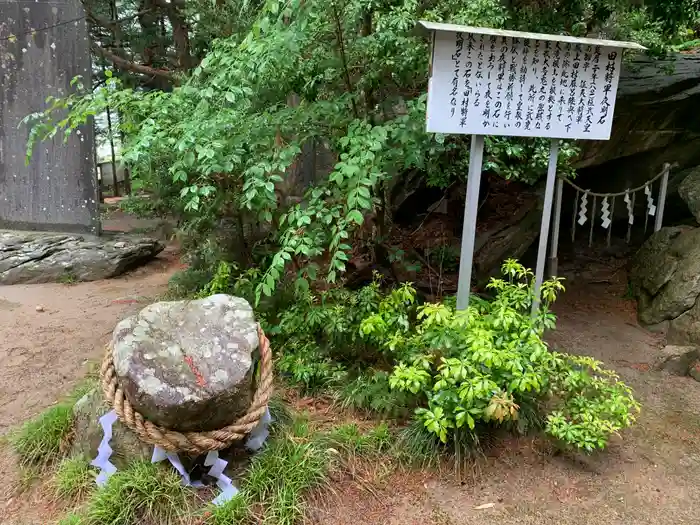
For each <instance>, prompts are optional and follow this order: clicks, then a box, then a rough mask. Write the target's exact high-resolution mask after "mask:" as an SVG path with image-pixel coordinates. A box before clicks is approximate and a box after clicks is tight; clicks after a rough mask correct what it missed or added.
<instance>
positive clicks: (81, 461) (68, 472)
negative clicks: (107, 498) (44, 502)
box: [52, 456, 95, 501]
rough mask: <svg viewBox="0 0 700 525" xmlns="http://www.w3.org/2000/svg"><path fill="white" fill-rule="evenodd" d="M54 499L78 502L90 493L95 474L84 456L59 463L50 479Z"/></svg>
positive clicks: (66, 459)
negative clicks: (54, 495)
mask: <svg viewBox="0 0 700 525" xmlns="http://www.w3.org/2000/svg"><path fill="white" fill-rule="evenodd" d="M52 483H53V488H54V491H55V493H56V497H58V498H60V499H62V500H72V501H80V500H81V499H83V497H85V496H86V495H87V494H89V493H90V492H92V489H93V487H94V486H95V472H94V470H93V469H92V468H91V467H90V461H89V460H88V459H87V458H86V457H84V456H74V457H70V458H65V459H63V460H62V461H61V463H59V465H58V468H57V469H56V472H55V474H54V477H53V479H52Z"/></svg>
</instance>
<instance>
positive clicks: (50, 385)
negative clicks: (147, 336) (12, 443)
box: [0, 248, 178, 525]
mask: <svg viewBox="0 0 700 525" xmlns="http://www.w3.org/2000/svg"><path fill="white" fill-rule="evenodd" d="M177 266H178V258H177V254H176V253H175V252H174V250H173V249H171V248H168V249H166V250H165V251H164V252H163V253H161V255H160V256H159V257H158V258H156V259H155V260H154V261H152V262H150V263H149V264H147V265H146V266H144V267H142V268H139V269H138V270H136V271H134V272H132V273H130V274H129V275H127V276H124V277H119V278H116V279H110V280H106V281H97V282H89V283H79V284H75V285H66V284H39V285H24V286H23V285H16V286H4V287H0V377H2V380H0V435H2V434H4V433H6V432H7V431H8V430H10V428H11V427H14V426H15V425H17V424H20V423H21V422H23V421H25V420H27V419H29V418H31V417H32V416H35V415H36V414H38V413H39V412H41V411H42V410H43V409H45V408H46V407H48V406H50V405H51V404H53V403H54V402H56V400H58V399H59V398H60V397H61V396H63V395H65V394H67V393H68V392H70V390H71V389H72V388H73V386H74V385H75V384H76V383H77V382H78V381H80V380H81V379H82V378H83V377H84V376H85V374H86V372H87V370H88V367H87V364H88V362H89V361H92V362H95V361H98V360H99V358H100V356H101V354H102V350H103V348H104V345H105V344H106V342H107V341H108V340H109V337H110V335H111V333H112V330H113V329H114V326H115V325H116V324H117V322H118V321H119V320H121V319H122V318H124V317H125V316H127V315H129V314H131V313H133V312H135V311H138V310H139V309H141V308H143V306H144V305H145V304H148V303H150V302H152V301H153V300H154V299H155V298H156V297H157V296H159V295H160V294H162V293H163V292H164V291H165V290H166V289H167V282H168V279H169V278H170V276H171V275H172V274H173V272H174V271H176V269H177ZM38 307H40V309H42V310H43V311H37V309H38ZM18 476H19V474H18V472H17V469H16V467H15V465H14V462H13V460H12V458H11V456H10V455H9V454H8V453H7V451H6V450H0V479H2V480H3V482H2V484H0V523H1V524H3V525H6V524H10V523H13V521H11V519H10V518H11V517H12V519H20V518H19V517H17V516H16V515H17V513H18V511H17V505H18V504H20V503H22V502H20V501H19V499H20V498H21V499H25V501H24V502H23V504H22V507H23V508H24V509H27V512H28V514H31V516H29V515H27V516H23V517H22V518H21V521H17V522H16V523H22V524H24V523H44V524H46V523H50V521H47V519H48V518H47V516H46V514H45V512H46V510H47V509H46V506H45V505H43V504H38V502H37V504H36V505H31V504H29V505H28V504H27V501H26V500H27V499H28V500H29V501H32V500H33V499H34V498H35V497H36V494H32V491H30V492H29V493H25V494H22V495H21V496H18V495H17V494H16V489H17V487H18V483H19V477H18Z"/></svg>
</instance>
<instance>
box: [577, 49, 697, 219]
mask: <svg viewBox="0 0 700 525" xmlns="http://www.w3.org/2000/svg"><path fill="white" fill-rule="evenodd" d="M698 105H700V55H698V54H674V55H669V56H667V57H666V58H664V59H662V60H656V59H652V58H649V57H646V56H642V55H639V56H637V57H634V58H632V59H631V60H630V61H626V62H625V64H623V69H622V73H621V77H620V84H619V89H618V94H617V99H616V102H615V118H614V120H613V128H612V134H611V137H610V140H608V141H582V142H581V147H582V148H583V152H582V155H581V158H580V159H578V161H577V167H578V168H579V174H578V177H577V179H576V182H577V184H578V185H579V186H581V187H584V188H587V189H590V190H591V191H596V192H603V193H607V192H619V191H624V190H625V189H627V188H634V187H638V186H640V185H642V184H644V183H645V182H646V181H648V180H649V179H651V178H652V177H653V176H654V175H656V174H657V173H659V172H660V171H661V169H662V167H663V165H664V163H667V162H668V163H670V164H675V165H676V166H675V167H674V168H672V170H671V175H670V179H669V184H668V193H667V203H666V208H665V213H664V216H665V220H664V223H665V224H673V223H675V222H676V221H681V220H684V219H685V217H690V213H689V211H688V209H687V207H686V206H685V204H684V202H683V200H682V199H681V197H680V196H679V193H678V191H677V189H678V184H679V183H680V182H681V181H682V180H683V179H684V178H685V177H686V176H687V174H688V173H689V172H688V171H686V170H692V169H693V168H695V167H697V166H699V165H700V112H698V111H697V107H698ZM658 187H659V186H658V183H657V184H655V185H654V188H653V189H654V196H655V198H656V192H657V190H658ZM565 197H566V195H565ZM569 198H570V199H572V198H573V197H569ZM619 202H620V201H618V205H617V206H616V207H615V210H614V215H615V217H616V218H620V219H624V218H625V213H626V209H625V206H623V205H620V204H619ZM567 204H568V201H567ZM645 204H646V199H643V198H641V199H640V198H639V196H638V197H637V201H636V208H637V213H638V217H639V215H641V213H643V211H642V210H643V208H644V206H645ZM565 209H570V208H567V207H565ZM652 222H653V219H652Z"/></svg>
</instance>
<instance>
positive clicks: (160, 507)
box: [79, 461, 192, 525]
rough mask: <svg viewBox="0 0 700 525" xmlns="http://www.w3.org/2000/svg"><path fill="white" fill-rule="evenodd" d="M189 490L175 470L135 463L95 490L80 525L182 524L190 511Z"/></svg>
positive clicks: (139, 462)
mask: <svg viewBox="0 0 700 525" xmlns="http://www.w3.org/2000/svg"><path fill="white" fill-rule="evenodd" d="M191 492H192V491H191V490H189V489H187V488H186V487H184V486H183V485H182V482H181V478H180V475H179V474H178V473H177V472H175V470H173V469H170V468H167V467H164V466H163V465H158V464H153V463H150V462H147V461H136V462H134V463H132V464H131V465H130V466H129V467H128V468H127V469H124V470H120V471H117V472H116V473H114V474H113V475H112V476H111V477H110V478H109V480H108V481H107V484H106V485H105V486H104V487H103V488H101V489H99V490H96V491H95V492H94V493H93V494H92V496H91V498H90V499H89V501H88V502H87V505H86V508H85V510H84V512H83V514H82V516H81V521H80V522H79V523H80V525H105V524H109V525H135V524H137V523H139V524H140V523H157V524H158V525H172V524H178V523H181V522H182V519H183V517H184V516H187V515H188V514H190V512H191V497H192V494H191Z"/></svg>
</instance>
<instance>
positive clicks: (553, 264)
mask: <svg viewBox="0 0 700 525" xmlns="http://www.w3.org/2000/svg"><path fill="white" fill-rule="evenodd" d="M563 192H564V181H563V180H562V179H557V191H556V193H555V194H554V226H553V227H552V241H551V242H552V245H551V248H550V255H549V275H550V277H555V276H556V275H557V272H558V271H559V258H558V251H559V227H560V225H561V199H562V193H563Z"/></svg>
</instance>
